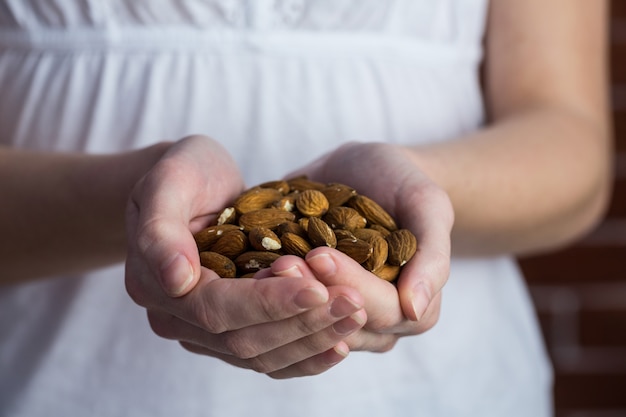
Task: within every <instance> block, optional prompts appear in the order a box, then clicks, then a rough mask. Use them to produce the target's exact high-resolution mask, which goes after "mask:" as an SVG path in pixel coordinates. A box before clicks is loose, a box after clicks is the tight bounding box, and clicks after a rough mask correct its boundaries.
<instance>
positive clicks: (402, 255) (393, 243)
mask: <svg viewBox="0 0 626 417" xmlns="http://www.w3.org/2000/svg"><path fill="white" fill-rule="evenodd" d="M386 239H387V243H389V257H388V259H387V262H388V263H389V264H391V265H397V266H402V265H404V264H406V263H407V262H408V261H409V260H410V259H411V258H412V257H413V255H415V252H417V239H416V238H415V235H414V234H413V233H411V231H409V230H407V229H399V230H396V231H394V232H391V234H390V235H389V236H387V238H386Z"/></svg>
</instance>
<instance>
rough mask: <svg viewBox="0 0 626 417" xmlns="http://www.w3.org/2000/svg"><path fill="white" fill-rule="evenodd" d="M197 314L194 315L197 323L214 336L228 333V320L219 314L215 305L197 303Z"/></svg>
mask: <svg viewBox="0 0 626 417" xmlns="http://www.w3.org/2000/svg"><path fill="white" fill-rule="evenodd" d="M195 306H196V308H195V310H196V311H195V312H194V313H193V315H194V317H195V320H196V321H197V323H198V324H199V325H200V326H201V327H202V328H203V329H205V330H206V331H208V332H209V333H212V334H222V333H224V332H226V331H228V330H229V329H228V327H227V325H226V320H224V318H223V317H222V315H221V314H220V313H219V309H217V308H216V307H215V305H214V303H211V302H206V303H196V304H195Z"/></svg>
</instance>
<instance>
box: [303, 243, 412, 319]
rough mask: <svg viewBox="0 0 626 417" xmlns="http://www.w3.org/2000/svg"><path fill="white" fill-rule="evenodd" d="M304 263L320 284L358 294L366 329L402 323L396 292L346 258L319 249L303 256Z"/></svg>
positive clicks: (331, 250) (325, 249)
mask: <svg viewBox="0 0 626 417" xmlns="http://www.w3.org/2000/svg"><path fill="white" fill-rule="evenodd" d="M306 262H307V265H308V266H309V267H310V268H311V270H312V271H313V272H314V273H315V276H316V277H317V278H318V279H319V280H320V281H321V282H323V283H324V284H326V285H346V286H350V287H352V288H355V289H356V290H358V291H359V293H360V294H361V295H362V296H363V299H364V300H365V309H366V311H367V316H368V323H367V326H366V327H367V328H368V329H372V330H380V329H390V328H393V327H394V326H397V325H399V324H401V323H402V322H403V321H404V320H405V317H404V314H403V312H402V310H401V308H400V303H399V300H398V292H397V291H396V288H395V287H394V286H393V285H392V284H390V283H389V282H387V281H384V280H381V279H380V278H378V277H376V276H375V275H374V274H372V273H370V272H369V271H367V270H365V269H364V268H363V267H362V266H361V265H359V264H358V263H357V262H355V261H354V260H352V259H351V258H350V257H348V256H347V255H345V254H343V253H341V252H339V251H337V250H334V249H330V248H325V247H320V248H316V249H314V250H312V251H311V252H309V253H308V254H307V256H306Z"/></svg>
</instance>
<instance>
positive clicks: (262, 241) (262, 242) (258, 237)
mask: <svg viewBox="0 0 626 417" xmlns="http://www.w3.org/2000/svg"><path fill="white" fill-rule="evenodd" d="M248 238H249V239H250V244H251V245H252V247H253V248H254V249H256V250H259V251H263V250H278V249H280V248H281V246H282V245H281V243H280V239H279V238H278V236H277V235H276V233H274V232H273V231H271V230H270V229H268V228H266V227H255V228H253V229H251V230H250V234H249V235H248Z"/></svg>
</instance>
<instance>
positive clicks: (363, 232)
mask: <svg viewBox="0 0 626 417" xmlns="http://www.w3.org/2000/svg"><path fill="white" fill-rule="evenodd" d="M352 233H353V234H354V236H355V237H358V238H359V239H363V240H365V241H366V242H371V240H372V239H375V238H378V237H382V238H383V239H384V238H385V237H384V236H383V235H382V233H380V232H379V231H378V230H375V229H371V228H369V227H368V228H362V229H356V230H354V231H353V232H352Z"/></svg>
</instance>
